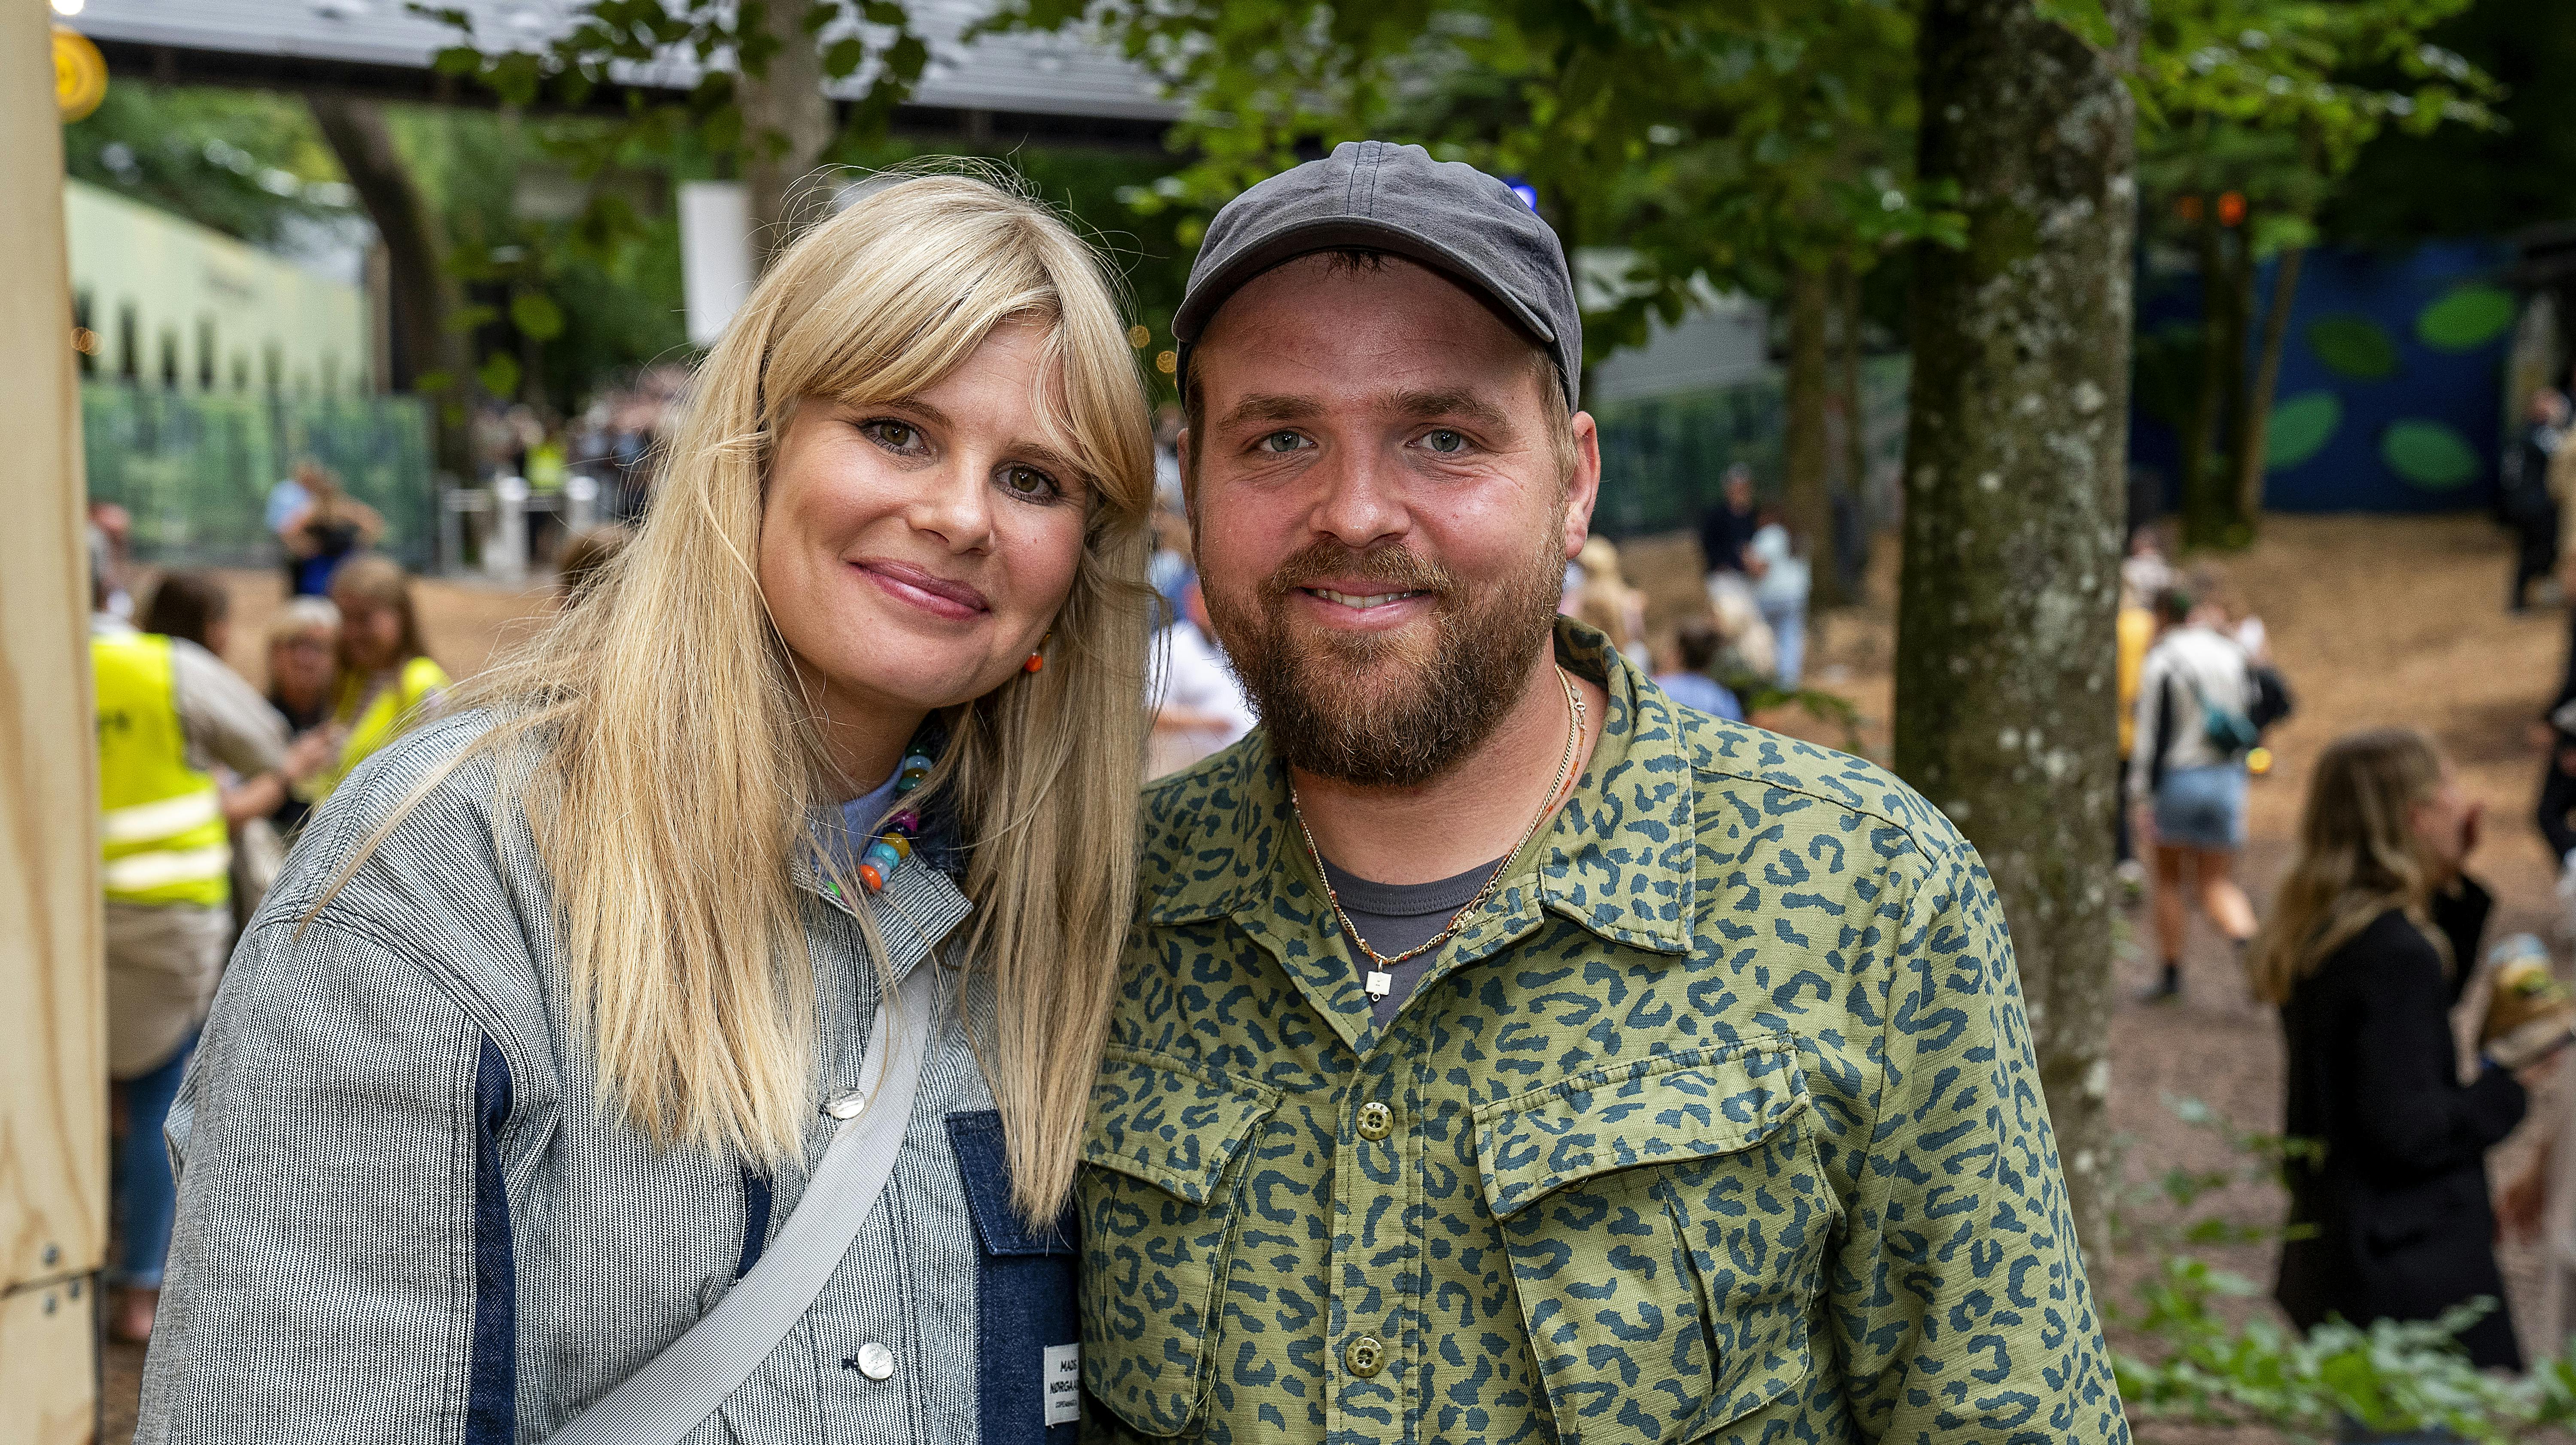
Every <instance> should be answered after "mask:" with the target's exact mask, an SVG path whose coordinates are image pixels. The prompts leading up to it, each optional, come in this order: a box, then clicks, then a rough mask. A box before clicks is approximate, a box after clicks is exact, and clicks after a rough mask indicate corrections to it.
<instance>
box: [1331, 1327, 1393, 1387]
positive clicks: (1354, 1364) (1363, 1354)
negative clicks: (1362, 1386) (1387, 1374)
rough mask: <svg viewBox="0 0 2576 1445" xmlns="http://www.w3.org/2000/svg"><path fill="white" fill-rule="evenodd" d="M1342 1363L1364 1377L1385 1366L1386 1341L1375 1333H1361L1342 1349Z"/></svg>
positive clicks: (1353, 1372)
mask: <svg viewBox="0 0 2576 1445" xmlns="http://www.w3.org/2000/svg"><path fill="white" fill-rule="evenodd" d="M1342 1363H1343V1364H1345V1365H1348V1366H1350V1367H1351V1373H1352V1374H1354V1375H1357V1376H1359V1377H1361V1378H1362V1379H1366V1378H1368V1377H1369V1376H1371V1375H1374V1374H1376V1373H1377V1372H1378V1371H1380V1370H1383V1369H1385V1368H1386V1342H1385V1341H1383V1340H1381V1339H1379V1338H1378V1337H1377V1336H1375V1335H1362V1336H1360V1337H1359V1338H1358V1339H1356V1340H1353V1341H1351V1342H1350V1344H1349V1345H1348V1346H1347V1347H1345V1348H1344V1349H1343V1351H1342Z"/></svg>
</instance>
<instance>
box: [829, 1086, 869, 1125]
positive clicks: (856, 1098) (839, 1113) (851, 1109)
mask: <svg viewBox="0 0 2576 1445" xmlns="http://www.w3.org/2000/svg"><path fill="white" fill-rule="evenodd" d="M867 1106H868V1096H867V1095H866V1094H865V1093H859V1092H853V1093H848V1094H843V1095H842V1096H840V1097H839V1098H837V1099H834V1100H832V1101H831V1102H830V1103H828V1104H825V1105H824V1106H823V1112H824V1113H826V1114H829V1115H831V1116H832V1117H833V1118H835V1119H855V1118H857V1117H859V1111H860V1110H861V1109H864V1108H866V1107H867Z"/></svg>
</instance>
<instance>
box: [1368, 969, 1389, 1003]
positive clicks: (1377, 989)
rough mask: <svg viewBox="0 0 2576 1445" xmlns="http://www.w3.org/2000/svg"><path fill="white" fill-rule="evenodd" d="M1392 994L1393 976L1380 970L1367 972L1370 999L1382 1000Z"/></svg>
mask: <svg viewBox="0 0 2576 1445" xmlns="http://www.w3.org/2000/svg"><path fill="white" fill-rule="evenodd" d="M1393 992H1395V975H1394V974H1391V973H1389V972H1387V971H1386V970H1385V969H1382V968H1372V969H1370V970H1369V971H1368V996H1369V997H1370V998H1373V999H1375V998H1384V997H1386V996H1387V995H1388V994H1390V993H1393Z"/></svg>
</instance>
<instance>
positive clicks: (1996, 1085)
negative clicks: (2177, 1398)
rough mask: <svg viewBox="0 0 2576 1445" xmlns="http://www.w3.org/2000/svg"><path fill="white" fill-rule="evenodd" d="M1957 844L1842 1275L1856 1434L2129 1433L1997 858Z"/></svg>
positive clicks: (1903, 1005) (1906, 979) (1941, 882)
mask: <svg viewBox="0 0 2576 1445" xmlns="http://www.w3.org/2000/svg"><path fill="white" fill-rule="evenodd" d="M1953 846H1954V848H1955V849H1956V852H1955V853H1953V854H1952V855H1951V856H1950V857H1948V858H1944V859H1937V860H1935V862H1934V864H1933V866H1932V869H1931V872H1932V873H1933V876H1932V877H1930V878H1927V879H1926V880H1925V882H1924V884H1923V885H1922V891H1921V892H1920V893H1918V894H1917V896H1916V897H1915V899H1914V902H1913V903H1912V905H1911V906H1910V907H1909V909H1908V911H1907V915H1906V919H1905V926H1904V929H1905V931H1904V933H1903V934H1902V935H1901V936H1900V938H1899V939H1898V941H1897V961H1896V976H1895V979H1894V981H1893V983H1892V984H1891V986H1890V989H1889V994H1888V1001H1887V1008H1886V1012H1887V1018H1886V1021H1885V1025H1884V1030H1883V1033H1882V1035H1881V1038H1880V1041H1879V1045H1878V1050H1877V1051H1878V1053H1879V1054H1880V1059H1881V1069H1882V1081H1881V1088H1880V1094H1879V1100H1878V1109H1877V1114H1876V1119H1875V1122H1874V1124H1873V1126H1872V1130H1871V1134H1870V1136H1869V1142H1868V1146H1867V1153H1866V1155H1865V1156H1864V1157H1862V1158H1860V1159H1859V1160H1857V1161H1856V1163H1855V1165H1854V1169H1855V1175H1856V1178H1855V1181H1854V1186H1853V1196H1852V1201H1851V1207H1850V1210H1849V1213H1848V1217H1847V1219H1846V1221H1845V1228H1844V1238H1843V1240H1842V1241H1841V1243H1840V1246H1839V1249H1838V1251H1837V1253H1836V1254H1835V1255H1834V1257H1833V1264H1832V1268H1831V1271H1830V1273H1829V1275H1828V1278H1827V1290H1828V1295H1829V1304H1830V1309H1831V1315H1832V1319H1833V1325H1834V1328H1833V1337H1834V1342H1835V1345H1836V1348H1837V1349H1838V1351H1839V1353H1840V1355H1841V1357H1842V1363H1843V1371H1842V1375H1843V1388H1844V1390H1845V1392H1846V1400H1847V1403H1848V1405H1849V1407H1850V1411H1851V1418H1852V1420H1853V1422H1854V1424H1855V1426H1856V1427H1857V1431H1856V1437H1855V1438H1859V1439H1865V1440H1872V1441H1887V1442H1900V1441H1901V1442H1906V1445H1917V1442H1935V1441H1939V1442H1959V1445H1967V1442H1970V1441H1976V1442H2000V1441H2042V1440H2046V1441H2055V1440H2084V1441H2096V1442H2119V1441H2126V1440H2127V1439H2128V1438H2129V1428H2128V1424H2127V1421H2126V1419H2125V1418H2124V1417H2123V1415H2122V1414H2121V1410H2120V1399H2119V1390H2118V1386H2117V1385H2116V1383H2115V1382H2114V1380H2113V1377H2112V1371H2111V1358H2110V1353H2109V1351H2108V1350H2107V1348H2106V1347H2105V1346H2104V1343H2103V1338H2102V1327H2101V1322H2100V1320H2099V1319H2098V1318H2097V1317H2096V1315H2095V1312H2094V1305H2093V1297H2092V1291H2091V1288H2090V1286H2089V1285H2088V1284H2087V1282H2086V1279H2085V1273H2084V1260H2083V1257H2082V1255H2081V1254H2080V1253H2079V1252H2078V1250H2077V1248H2076V1240H2075V1229H2074V1222H2073V1219H2072V1217H2071V1216H2070V1214H2069V1213H2068V1209H2067V1202H2066V1186H2065V1184H2064V1181H2063V1178H2062V1176H2061V1175H2060V1173H2059V1171H2058V1159H2057V1141H2056V1136H2055V1134H2054V1133H2053V1132H2052V1130H2051V1129H2050V1126H2049V1115H2048V1101H2047V1100H2046V1098H2045V1097H2043V1095H2042V1094H2041V1091H2040V1077H2039V1066H2038V1062H2037V1059H2036V1057H2035V1056H2034V1054H2033V1052H2032V1048H2031V1041H2030V1030H2029V1025H2028V1023H2027V1022H2026V1020H2025V1019H2024V1016H2023V1011H2022V1001H2021V993H2020V988H2019V985H2018V984H2017V983H2016V981H2015V979H2016V975H2015V973H2014V967H2013V955H2012V943H2011V940H2010V938H2009V937H2008V936H2007V935H2006V933H2005V930H2004V924H2003V916H2002V913H2001V910H2000V909H1999V907H1998V906H1997V904H1996V901H1995V896H1994V891H1993V888H1992V886H1991V884H1990V883H1989V882H1988V880H1987V876H1986V871H1985V867H1984V865H1983V864H1981V863H1980V862H1978V861H1977V858H1976V855H1975V853H1974V852H1973V851H1971V850H1969V849H1968V848H1967V847H1966V845H1965V844H1964V843H1957V844H1954V845H1953Z"/></svg>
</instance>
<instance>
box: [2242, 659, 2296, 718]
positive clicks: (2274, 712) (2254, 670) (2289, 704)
mask: <svg viewBox="0 0 2576 1445" xmlns="http://www.w3.org/2000/svg"><path fill="white" fill-rule="evenodd" d="M2245 671H2246V674H2247V675H2248V676H2250V677H2252V678H2253V679H2254V705H2253V706H2252V707H2250V708H2247V709H2246V710H2245V720H2246V721H2247V722H2250V723H2252V724H2254V732H2255V734H2256V735H2257V736H2258V737H2259V736H2260V735H2262V734H2264V733H2267V732H2270V731H2271V730H2272V729H2273V727H2274V726H2275V725H2277V724H2278V723H2279V722H2280V721H2281V720H2282V719H2283V718H2286V717H2288V716H2289V715H2290V714H2291V713H2292V712H2294V711H2296V710H2297V708H2298V701H2297V699H2295V698H2293V697H2291V696H2290V684H2289V680H2288V679H2286V678H2284V677H2282V676H2281V669H2279V668H2277V667H2274V666H2273V665H2272V664H2270V663H2268V662H2254V663H2248V664H2246V668H2245Z"/></svg>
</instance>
